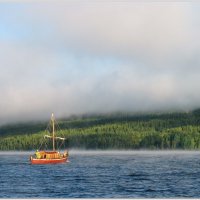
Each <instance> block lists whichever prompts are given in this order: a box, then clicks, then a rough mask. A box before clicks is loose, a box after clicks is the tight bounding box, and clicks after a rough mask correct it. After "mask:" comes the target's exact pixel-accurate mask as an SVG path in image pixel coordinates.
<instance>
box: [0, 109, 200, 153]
mask: <svg viewBox="0 0 200 200" xmlns="http://www.w3.org/2000/svg"><path fill="white" fill-rule="evenodd" d="M57 121H58V123H59V127H60V129H61V131H59V132H58V134H60V135H62V136H64V137H66V138H67V140H66V141H65V144H64V148H84V149H200V110H195V111H193V112H188V113H166V114H145V115H144V114H143V115H142V114H138V115H136V114H130V113H129V114H124V113H115V114H109V115H93V116H81V117H73V118H69V119H57ZM46 126H47V122H40V123H39V122H38V123H36V122H35V123H26V124H15V125H7V126H2V127H0V150H32V149H37V148H39V147H41V148H43V147H46V148H50V147H51V144H50V142H49V141H45V142H44V139H43V136H44V135H45V134H46V133H45V129H46ZM57 145H58V147H59V146H60V144H57Z"/></svg>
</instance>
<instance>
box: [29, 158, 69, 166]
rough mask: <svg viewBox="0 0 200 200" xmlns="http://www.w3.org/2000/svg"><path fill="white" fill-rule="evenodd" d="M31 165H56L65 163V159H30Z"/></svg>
mask: <svg viewBox="0 0 200 200" xmlns="http://www.w3.org/2000/svg"><path fill="white" fill-rule="evenodd" d="M30 161H31V164H39V165H40V164H42V165H43V164H57V163H65V162H67V158H58V159H36V158H32V159H30Z"/></svg>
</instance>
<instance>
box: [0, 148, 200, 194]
mask: <svg viewBox="0 0 200 200" xmlns="http://www.w3.org/2000/svg"><path fill="white" fill-rule="evenodd" d="M29 154H30V153H27V152H0V198H34V197H35V198H46V197H48V198H75V197H76V198H141V197H142V198H153V197H155V198H174V197H179V198H180V197H195V198H200V152H195V151H194V152H193V151H191V152H190V151H174V152H172V151H160V152H159V151H155V152H154V151H73V150H72V151H70V158H69V160H70V162H69V163H65V164H56V165H31V164H30V163H29Z"/></svg>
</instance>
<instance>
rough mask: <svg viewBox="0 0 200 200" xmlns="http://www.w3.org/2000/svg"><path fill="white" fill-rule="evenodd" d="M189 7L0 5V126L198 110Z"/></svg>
mask: <svg viewBox="0 0 200 200" xmlns="http://www.w3.org/2000/svg"><path fill="white" fill-rule="evenodd" d="M199 9H200V7H199V6H198V5H196V4H195V3H193V2H191V3H183V2H182V3H181V2H176V3H172V2H169V3H166V2H151V3H149V2H143V3H139V2H109V1H108V2H86V1H83V3H80V2H70V1H66V2H64V1H63V2H60V3H56V2H50V1H49V2H48V1H47V2H42V3H40V2H37V3H30V2H29V3H25V2H24V3H23V2H21V3H16V4H12V3H11V4H6V3H4V4H0V11H2V12H0V13H1V14H0V45H1V49H0V60H1V65H0V70H1V73H0V92H1V100H0V113H1V114H0V124H4V123H10V122H15V121H25V120H36V119H39V120H40V119H47V118H48V117H49V116H50V114H51V112H55V114H56V116H57V117H63V116H69V115H72V114H84V113H94V112H101V113H102V112H103V113H106V112H114V111H133V112H134V111H135V112H139V111H142V112H145V111H157V110H159V111H166V110H190V109H194V108H197V107H199V105H200V103H199V102H200V94H199V93H198V90H199V89H200V88H199V85H200V84H199V83H200V82H199V80H200V68H199V64H200V55H199V52H200V42H199V41H200V40H199V35H200V34H199V33H200V31H199V28H198V27H199V24H200V20H198V19H199Z"/></svg>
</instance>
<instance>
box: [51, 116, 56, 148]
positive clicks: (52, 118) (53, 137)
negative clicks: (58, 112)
mask: <svg viewBox="0 0 200 200" xmlns="http://www.w3.org/2000/svg"><path fill="white" fill-rule="evenodd" d="M51 121H52V126H53V135H52V139H53V151H55V123H54V115H53V113H52V115H51Z"/></svg>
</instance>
